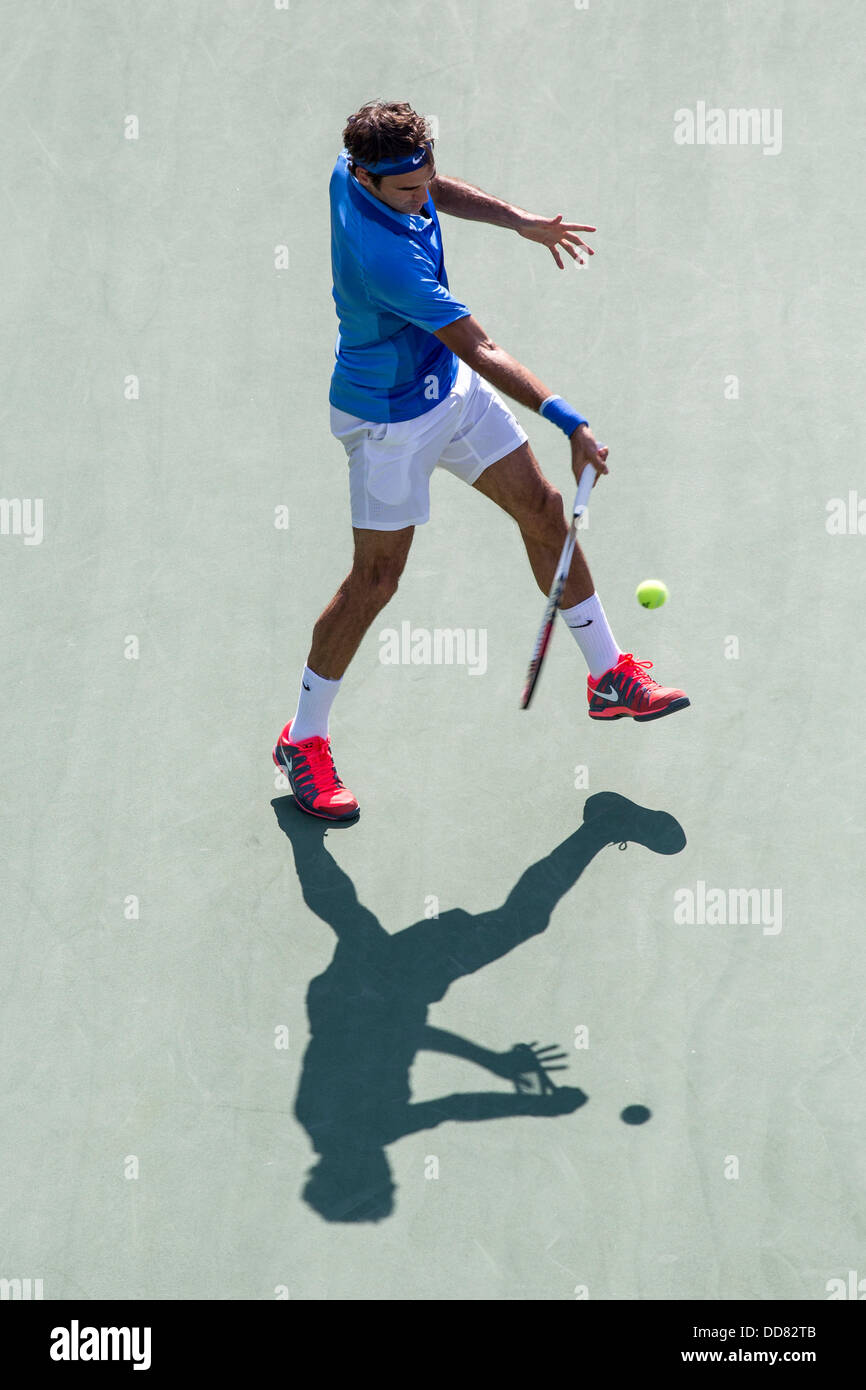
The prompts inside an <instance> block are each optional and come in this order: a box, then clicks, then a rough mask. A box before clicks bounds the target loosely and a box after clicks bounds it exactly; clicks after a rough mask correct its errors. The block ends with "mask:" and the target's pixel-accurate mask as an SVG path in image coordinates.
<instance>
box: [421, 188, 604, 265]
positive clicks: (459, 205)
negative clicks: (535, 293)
mask: <svg viewBox="0 0 866 1390" xmlns="http://www.w3.org/2000/svg"><path fill="white" fill-rule="evenodd" d="M430 196H431V197H432V199H433V202H434V204H435V205H436V209H437V211H438V212H446V213H448V214H449V215H450V216H451V217H463V218H465V219H467V220H468V221H470V222H487V223H489V225H490V226H492V227H507V228H508V229H509V230H510V231H512V232H517V233H518V234H519V235H520V236H522V237H526V238H527V240H528V241H537V242H538V243H539V244H540V245H541V246H546V247H547V249H548V250H549V252H550V254H551V255H552V256H553V259H554V260H555V261H556V264H557V265H558V266H559V268H560V270H564V269H565V266H564V264H563V260H562V257H561V255H560V254H559V248H560V247H561V248H562V249H563V250H564V251H567V253H568V254H569V256H571V258H572V260H574V261H578V262H579V263H580V264H581V265H584V264H585V262H584V259H583V254H582V253H583V252H586V254H587V255H589V256H594V255H595V252H594V251H593V249H592V247H591V246H588V245H587V243H586V242H585V241H584V240H583V239H582V238H581V237H579V236H578V235H577V234H578V232H594V231H595V230H596V229H595V227H592V226H590V225H589V224H588V223H586V222H563V220H562V213H559V215H558V216H557V217H541V216H539V214H538V213H535V212H527V211H526V209H525V208H519V207H515V205H514V204H513V203H506V202H504V201H503V199H502V198H494V197H493V196H492V194H490V193H484V192H483V191H482V190H481V189H480V188H476V187H475V186H474V185H473V184H471V183H464V182H463V180H462V179H449V178H446V177H445V175H444V174H437V175H436V177H435V178H434V179H432V180H431V181H430Z"/></svg>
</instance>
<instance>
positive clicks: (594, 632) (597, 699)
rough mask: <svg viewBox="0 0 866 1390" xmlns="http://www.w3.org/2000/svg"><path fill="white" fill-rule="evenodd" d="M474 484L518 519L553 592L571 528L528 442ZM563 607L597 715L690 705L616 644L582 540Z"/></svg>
mask: <svg viewBox="0 0 866 1390" xmlns="http://www.w3.org/2000/svg"><path fill="white" fill-rule="evenodd" d="M474 486H475V487H476V488H477V489H478V491H479V492H483V493H484V494H485V496H487V497H490V498H491V499H492V500H493V501H494V502H496V503H497V504H498V505H499V506H500V507H502V508H503V509H504V510H505V511H506V512H508V514H509V516H512V517H513V518H514V520H515V521H516V522H517V525H518V526H519V528H520V534H521V536H522V538H523V543H524V545H525V547H526V552H527V555H528V556H529V562H530V564H531V565H532V569H533V573H534V574H535V578H536V580H537V582H538V585H539V588H540V589H541V590H542V591H543V592H544V593H548V592H549V589H550V585H551V583H552V581H553V575H554V571H555V567H556V563H557V561H558V559H559V555H560V552H561V550H562V545H563V542H564V540H565V536H566V532H567V529H568V528H567V524H566V520H565V514H564V512H563V507H562V496H561V494H560V493H559V492H558V491H557V490H556V488H554V487H553V486H552V485H551V484H550V483H549V482H548V481H547V479H546V478H545V477H544V475H543V473H542V472H541V469H540V468H539V466H538V460H537V459H536V457H535V455H534V454H533V452H532V450H531V448H530V447H529V444H528V443H523V444H521V445H519V446H518V448H516V449H514V450H513V451H512V452H511V453H510V454H506V455H505V456H504V457H503V458H501V459H498V460H497V462H495V463H492V464H490V466H489V467H488V468H486V469H485V470H484V471H483V473H481V474H480V475H479V476H478V478H477V479H476V480H475V483H474ZM561 612H562V617H563V621H564V622H565V624H566V626H567V627H568V629H569V631H570V632H571V634H572V636H573V637H574V638H575V640H576V642H577V645H578V646H579V647H580V650H581V652H582V653H583V656H584V659H585V661H586V664H587V666H588V667H589V676H588V678H587V700H588V702H589V710H588V713H589V715H590V717H591V718H592V719H621V718H623V716H630V717H631V718H633V719H636V720H638V721H640V722H645V721H646V720H650V719H660V718H661V717H662V715H665V714H672V713H674V711H675V710H679V709H684V708H685V706H686V705H688V703H689V700H688V697H687V696H686V695H685V693H684V692H683V691H682V690H678V689H676V688H673V687H668V686H662V685H659V683H658V681H655V680H653V678H652V677H651V676H650V675H649V668H650V667H651V666H652V662H651V661H647V662H644V661H636V660H635V658H634V655H633V653H632V652H623V650H622V648H621V647H620V646H619V645H618V643H617V642H616V640H615V638H614V636H613V633H612V632H611V630H610V624H609V623H608V621H607V615H606V614H605V611H604V608H603V607H602V604H601V600H600V599H599V597H598V594H597V593H596V592H595V588H594V585H593V583H592V577H591V575H590V572H589V566H588V565H587V563H586V558H585V556H584V554H583V551H582V550H581V548H580V546H579V545H577V546H575V552H574V561H573V562H572V566H571V570H570V572H569V577H568V583H567V584H566V587H565V593H564V595H563V599H562V607H561Z"/></svg>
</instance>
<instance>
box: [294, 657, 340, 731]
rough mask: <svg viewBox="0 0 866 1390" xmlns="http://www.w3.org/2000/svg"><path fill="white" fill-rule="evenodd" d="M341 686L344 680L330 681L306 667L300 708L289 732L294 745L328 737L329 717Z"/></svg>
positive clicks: (302, 680)
mask: <svg viewBox="0 0 866 1390" xmlns="http://www.w3.org/2000/svg"><path fill="white" fill-rule="evenodd" d="M341 685H342V679H340V680H338V681H329V680H326V679H325V677H324V676H317V675H316V673H315V671H311V670H310V668H309V666H305V667H304V674H303V675H302V676H301V689H300V693H299V695H298V708H297V710H296V711H295V717H294V719H293V720H292V727H291V729H290V730H289V737H290V739H291V740H292V743H301V742H302V741H303V740H304V739H305V738H327V737H328V715H329V714H330V712H331V705H332V704H333V703H334V700H335V698H336V695H337V691H338V690H339V689H340V686H341Z"/></svg>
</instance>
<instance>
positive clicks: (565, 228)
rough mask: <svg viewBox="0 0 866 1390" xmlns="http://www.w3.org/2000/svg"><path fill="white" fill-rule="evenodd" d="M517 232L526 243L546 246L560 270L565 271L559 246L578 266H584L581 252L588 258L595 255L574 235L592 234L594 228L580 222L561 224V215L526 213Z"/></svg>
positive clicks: (584, 262)
mask: <svg viewBox="0 0 866 1390" xmlns="http://www.w3.org/2000/svg"><path fill="white" fill-rule="evenodd" d="M517 230H518V233H519V234H520V236H525V237H526V239H527V241H537V242H539V244H540V245H541V246H546V247H547V249H548V251H549V252H550V254H551V256H552V257H553V259H554V260H555V261H556V264H557V265H558V266H559V268H560V270H565V266H564V265H563V262H562V257H561V255H560V254H559V250H558V248H559V247H560V246H561V247H562V248H563V249H564V250H565V251H567V252H568V254H569V256H571V259H572V260H573V261H577V262H578V263H579V264H580V265H586V261H585V260H584V257H583V254H582V253H583V252H586V254H587V255H588V256H594V255H595V252H594V251H593V249H592V247H591V246H587V244H586V242H585V241H583V240H582V238H581V237H579V236H577V235H576V233H577V232H594V231H595V230H596V228H595V227H590V226H586V225H584V223H582V222H563V220H562V213H559V215H558V216H557V217H536V216H535V215H534V214H533V213H527V214H526V220H525V221H524V223H523V225H522V226H520V227H518V229H517Z"/></svg>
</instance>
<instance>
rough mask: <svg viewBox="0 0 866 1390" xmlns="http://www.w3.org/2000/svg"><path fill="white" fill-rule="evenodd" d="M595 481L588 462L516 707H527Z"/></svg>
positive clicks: (548, 643) (581, 476)
mask: <svg viewBox="0 0 866 1390" xmlns="http://www.w3.org/2000/svg"><path fill="white" fill-rule="evenodd" d="M594 482H595V469H594V468H593V466H592V464H591V463H588V464H587V465H586V467H585V468H584V470H583V472H582V473H581V475H580V482H579V483H578V485H577V496H576V497H575V499H574V509H573V511H572V516H571V525H570V526H569V528H568V535H567V536H566V538H565V545H564V546H563V547H562V554H561V555H560V557H559V564H558V565H557V567H556V574H555V575H554V576H553V584H552V585H551V588H550V593H549V595H548V598H547V606H546V607H545V610H544V617H543V618H542V620H541V628H540V629H539V633H538V637H537V638H536V641H535V650H534V651H533V653H532V660H531V661H530V663H529V671H528V672H527V675H526V684H525V685H524V687H523V694H522V695H521V697H520V708H521V709H528V708H529V702H530V700H531V699H532V692H533V691H534V689H535V687H536V684H537V683H538V677H539V674H540V672H541V664H542V662H543V661H544V655H545V652H546V651H547V648H548V646H549V645H550V637H551V634H552V632H553V624H554V622H555V621H556V610H557V609H558V607H559V601H560V599H561V598H562V593H563V590H564V589H565V585H566V581H567V579H568V573H569V570H570V569H571V561H572V557H573V555H574V547H575V546H576V545H577V523H578V521H579V520H580V518H581V517H582V516H583V514H584V512H585V511H586V508H587V503H588V501H589V494H590V493H591V492H592V485H593V483H594Z"/></svg>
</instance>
